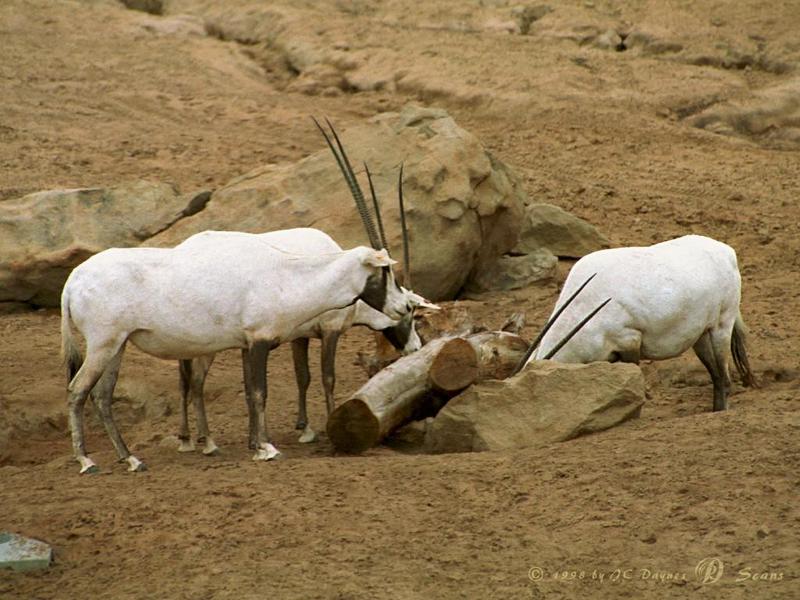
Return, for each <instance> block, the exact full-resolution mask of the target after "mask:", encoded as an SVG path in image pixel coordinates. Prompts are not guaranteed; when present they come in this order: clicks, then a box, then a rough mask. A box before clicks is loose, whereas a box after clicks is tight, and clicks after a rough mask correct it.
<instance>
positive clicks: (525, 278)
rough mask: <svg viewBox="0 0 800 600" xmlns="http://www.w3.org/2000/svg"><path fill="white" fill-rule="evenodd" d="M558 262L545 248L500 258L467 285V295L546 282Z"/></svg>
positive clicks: (554, 270) (551, 276) (553, 272)
mask: <svg viewBox="0 0 800 600" xmlns="http://www.w3.org/2000/svg"><path fill="white" fill-rule="evenodd" d="M557 265H558V259H557V258H556V257H555V255H554V254H553V253H552V252H550V250H548V249H547V248H538V249H536V250H534V251H533V252H531V253H530V254H523V255H522V256H501V257H500V258H499V259H497V261H496V262H495V263H494V265H492V266H491V267H490V268H487V269H484V270H483V271H481V272H480V273H478V274H477V275H476V276H475V277H473V278H472V280H471V281H470V283H469V286H468V287H467V289H466V292H467V294H469V295H471V294H482V293H484V292H490V291H508V290H517V289H520V288H523V287H527V286H529V285H531V284H533V283H536V282H539V281H549V280H550V279H552V278H553V275H555V272H556V266H557Z"/></svg>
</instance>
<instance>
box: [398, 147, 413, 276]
mask: <svg viewBox="0 0 800 600" xmlns="http://www.w3.org/2000/svg"><path fill="white" fill-rule="evenodd" d="M397 198H398V201H399V203H400V228H401V229H402V230H403V285H404V286H405V287H406V288H407V289H409V290H410V289H411V262H410V259H409V250H408V227H407V226H406V209H405V205H404V204H403V163H400V178H399V179H398V181H397Z"/></svg>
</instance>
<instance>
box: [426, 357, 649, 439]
mask: <svg viewBox="0 0 800 600" xmlns="http://www.w3.org/2000/svg"><path fill="white" fill-rule="evenodd" d="M644 394H645V385H644V376H643V375H642V372H641V370H640V369H639V367H638V366H636V365H632V364H624V363H614V364H612V363H604V362H597V363H591V364H587V365H570V364H560V363H556V362H552V361H536V362H533V363H531V364H530V365H528V366H527V367H526V368H525V369H524V370H523V371H522V372H521V373H519V374H518V375H516V376H514V377H512V378H510V379H506V380H503V381H487V382H484V383H480V384H477V385H474V386H472V387H471V388H469V389H468V390H467V391H465V392H464V393H462V394H461V395H459V396H456V397H455V398H453V399H451V400H450V401H449V402H448V403H447V405H446V406H445V407H444V408H443V409H442V410H441V411H440V412H439V414H438V415H436V417H435V418H434V419H433V421H431V422H429V423H428V427H427V431H426V434H425V446H426V449H427V450H428V451H429V452H470V451H483V450H505V449H510V448H526V447H531V446H543V445H546V444H550V443H552V442H560V441H564V440H569V439H572V438H575V437H578V436H580V435H584V434H587V433H592V432H596V431H602V430H604V429H608V428H610V427H613V426H614V425H617V424H619V423H622V422H623V421H626V420H628V419H630V418H634V417H637V416H639V412H640V410H641V407H642V404H643V403H644Z"/></svg>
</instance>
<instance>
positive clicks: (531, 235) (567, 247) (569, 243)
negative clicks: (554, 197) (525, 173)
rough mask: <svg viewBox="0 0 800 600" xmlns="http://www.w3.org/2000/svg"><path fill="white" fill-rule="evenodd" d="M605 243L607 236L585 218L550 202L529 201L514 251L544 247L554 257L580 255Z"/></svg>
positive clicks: (534, 250)
mask: <svg viewBox="0 0 800 600" xmlns="http://www.w3.org/2000/svg"><path fill="white" fill-rule="evenodd" d="M609 246H610V242H609V241H608V238H606V236H604V235H603V234H602V233H600V232H599V231H598V230H597V228H596V227H595V226H594V225H592V224H591V223H589V222H588V221H584V220H583V219H581V218H580V217H576V216H575V215H573V214H570V213H568V212H567V211H565V210H564V209H562V208H559V207H558V206H554V205H552V204H531V205H530V206H528V207H526V209H525V220H524V222H523V225H522V231H521V232H520V237H519V242H518V243H517V246H516V248H515V249H514V250H515V251H516V252H518V253H520V254H527V253H531V252H536V251H537V250H539V249H541V248H546V249H547V250H549V251H550V252H552V253H553V254H555V255H556V256H560V257H564V258H580V257H581V256H585V255H587V254H589V253H590V252H594V251H596V250H601V249H603V248H608V247H609Z"/></svg>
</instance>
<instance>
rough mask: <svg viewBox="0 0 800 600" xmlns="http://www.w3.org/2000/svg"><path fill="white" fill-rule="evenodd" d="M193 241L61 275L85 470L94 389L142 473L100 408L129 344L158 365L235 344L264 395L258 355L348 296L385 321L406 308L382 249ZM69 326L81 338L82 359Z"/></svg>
mask: <svg viewBox="0 0 800 600" xmlns="http://www.w3.org/2000/svg"><path fill="white" fill-rule="evenodd" d="M199 238H200V239H199V240H197V241H196V243H193V244H189V245H185V246H183V245H182V246H178V247H175V248H172V249H157V248H126V249H110V250H106V251H103V252H101V253H99V254H97V255H95V256H93V257H91V258H90V259H88V260H87V261H86V262H84V263H83V264H81V265H79V266H78V267H77V268H76V269H75V270H74V271H73V272H72V274H71V275H70V277H69V278H68V280H67V282H66V284H65V286H64V290H63V293H62V298H61V309H62V325H61V332H62V349H63V353H64V356H65V359H66V361H67V364H68V367H69V372H70V377H71V378H72V379H71V381H70V384H69V401H70V425H71V429H72V435H73V446H74V450H75V454H76V458H77V459H78V460H79V462H80V463H81V467H82V472H85V471H88V470H93V469H94V463H92V461H91V460H90V459H89V458H88V457H87V456H86V452H85V447H84V442H83V416H82V411H83V405H84V403H85V400H86V396H87V395H88V393H89V392H90V391H91V390H92V389H93V388H95V389H94V396H95V397H96V399H98V400H99V401H100V402H99V404H100V410H101V416H102V417H103V420H104V424H105V426H106V428H107V430H108V433H109V435H110V436H111V438H112V441H113V442H114V445H115V447H116V450H117V452H118V454H119V455H120V459H125V460H127V461H128V463H129V465H130V468H131V470H136V469H139V468H141V463H140V462H139V461H138V460H137V459H136V458H135V457H133V456H131V455H130V453H129V452H128V449H127V447H126V446H125V444H124V442H123V441H122V438H121V436H120V435H119V432H118V431H117V429H116V425H115V424H114V422H113V418H112V417H111V408H110V406H111V393H112V392H113V387H114V384H115V383H116V377H117V373H118V370H119V364H120V361H121V357H122V352H123V349H124V346H125V343H126V342H127V341H128V340H130V341H131V342H133V343H134V344H135V345H136V346H137V347H139V348H140V349H142V350H143V351H145V352H147V353H149V354H152V355H154V356H158V357H161V358H167V359H183V360H186V359H192V358H195V357H199V356H207V355H209V354H213V353H215V352H218V351H220V350H224V349H227V348H242V349H244V354H245V357H246V365H245V374H246V380H247V379H252V381H251V383H252V386H251V387H252V388H253V390H254V392H253V393H255V394H258V395H260V396H263V397H265V394H266V375H265V372H264V373H262V371H264V365H265V363H266V358H267V355H268V353H269V350H270V349H271V348H273V347H275V346H276V345H278V344H280V343H281V342H283V341H286V340H288V339H290V338H291V336H292V335H293V332H294V331H295V330H296V329H297V327H298V326H300V325H302V324H304V323H307V322H309V321H311V320H313V319H315V318H317V317H319V316H320V315H321V314H323V313H325V312H327V311H329V310H332V309H337V308H343V307H346V306H349V305H351V304H353V303H354V302H355V301H356V300H357V299H358V298H362V299H364V300H365V301H366V302H368V303H370V304H371V305H372V306H374V307H376V308H379V309H380V310H382V311H383V312H384V313H385V314H386V315H387V316H389V317H391V318H394V319H400V318H402V317H403V316H404V315H406V314H407V313H408V312H409V311H410V310H411V306H410V299H409V295H408V293H407V292H405V291H404V290H402V289H401V288H400V287H399V286H397V284H396V283H395V281H394V276H393V274H392V271H391V268H390V265H391V264H393V263H394V261H393V260H392V259H391V258H390V257H389V255H388V253H387V252H386V251H385V250H374V249H372V248H367V247H358V248H354V249H352V250H347V251H338V252H332V253H326V254H313V255H309V254H300V253H290V252H287V251H285V250H281V249H279V248H278V247H276V246H274V245H272V244H270V243H268V242H267V241H265V240H264V239H263V238H261V236H259V235H254V234H247V233H238V232H224V233H222V232H220V233H214V234H213V235H212V236H208V239H207V241H204V240H203V236H199ZM71 324H74V326H75V327H76V328H77V329H78V331H79V332H80V333H81V334H82V335H83V337H84V338H85V339H86V345H87V355H86V360H85V361H84V362H82V364H81V358H80V354H79V352H78V351H77V348H76V347H75V345H74V342H73V338H72V332H71ZM259 363H260V364H259ZM78 367H80V368H79V369H78ZM95 384H98V385H97V387H95ZM255 404H259V403H257V402H256V403H255ZM261 404H262V406H260V407H256V415H255V418H256V419H257V426H258V446H257V447H258V450H259V452H260V453H262V455H263V458H269V457H270V456H269V455H273V456H274V455H275V454H277V451H276V450H275V449H274V447H272V446H271V445H270V444H269V443H268V439H267V433H266V427H265V423H264V419H263V401H262V403H261Z"/></svg>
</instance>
